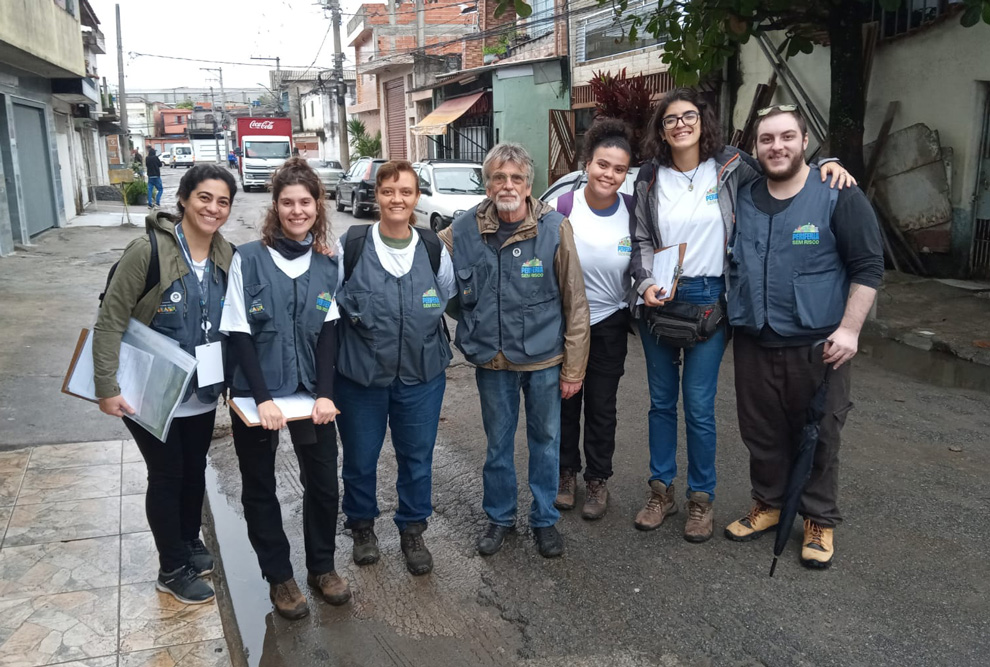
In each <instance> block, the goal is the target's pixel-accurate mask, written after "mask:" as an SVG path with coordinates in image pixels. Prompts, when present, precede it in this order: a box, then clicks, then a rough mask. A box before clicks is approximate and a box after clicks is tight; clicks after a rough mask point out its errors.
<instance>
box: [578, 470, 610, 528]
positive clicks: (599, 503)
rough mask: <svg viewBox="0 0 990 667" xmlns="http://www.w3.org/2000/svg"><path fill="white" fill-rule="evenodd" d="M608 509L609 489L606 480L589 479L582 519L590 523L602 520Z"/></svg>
mask: <svg viewBox="0 0 990 667" xmlns="http://www.w3.org/2000/svg"><path fill="white" fill-rule="evenodd" d="M607 509H608V488H607V487H606V486H605V480H604V479H589V480H588V483H587V485H586V486H585V495H584V506H583V507H582V508H581V518H582V519H587V520H588V521H594V520H595V519H601V518H602V517H603V516H605V510H607Z"/></svg>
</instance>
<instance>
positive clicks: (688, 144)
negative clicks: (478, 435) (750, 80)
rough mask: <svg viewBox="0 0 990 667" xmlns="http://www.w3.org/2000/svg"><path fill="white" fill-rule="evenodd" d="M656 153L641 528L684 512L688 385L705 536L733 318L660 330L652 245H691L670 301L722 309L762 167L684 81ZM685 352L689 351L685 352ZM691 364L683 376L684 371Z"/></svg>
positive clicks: (643, 187)
mask: <svg viewBox="0 0 990 667" xmlns="http://www.w3.org/2000/svg"><path fill="white" fill-rule="evenodd" d="M646 152H647V153H648V154H650V155H652V157H651V158H650V159H649V160H648V161H647V162H646V163H645V164H644V165H643V166H642V167H641V168H640V171H639V173H638V174H637V176H636V184H635V198H636V203H635V206H634V209H633V219H632V222H631V225H630V230H631V236H632V261H631V273H632V277H633V285H634V287H635V289H636V291H637V293H638V294H639V295H640V296H641V297H642V304H643V306H645V307H636V308H635V309H634V316H635V317H636V318H637V323H638V327H639V333H640V337H641V339H642V342H643V351H644V353H645V355H646V363H647V378H648V381H649V386H650V416H649V420H650V421H649V423H650V481H649V484H650V494H649V497H648V498H647V501H646V505H645V506H644V507H643V509H642V510H640V512H639V513H638V514H637V515H636V520H635V525H636V528H638V529H640V530H654V529H656V528H659V527H660V524H662V523H663V521H664V519H665V518H666V517H667V516H669V515H671V514H674V513H676V512H677V501H676V500H675V498H674V487H673V481H674V478H675V477H676V476H677V463H676V460H675V456H676V453H677V399H678V395H679V394H680V393H681V387H683V395H684V396H683V400H684V419H685V422H686V427H687V428H686V430H687V455H688V476H687V498H688V502H687V510H688V518H687V522H686V523H685V526H684V539H686V540H688V541H689V542H704V541H706V540H708V539H709V538H710V537H711V535H712V529H713V525H714V512H713V509H712V501H713V500H714V497H715V392H716V388H717V385H718V369H719V365H720V364H721V362H722V354H723V352H724V351H725V344H726V335H727V332H726V327H725V325H721V326H719V328H718V329H717V330H716V332H715V333H714V335H712V336H711V337H709V338H707V339H706V340H697V341H695V342H694V343H693V344H692V345H690V346H689V347H683V346H678V345H675V344H672V343H671V342H669V340H665V339H663V338H662V337H660V336H655V335H654V334H653V333H651V330H650V324H649V323H650V321H651V319H652V318H655V317H656V316H657V315H658V314H660V313H662V309H663V308H664V304H665V303H666V302H667V301H668V299H667V298H666V296H667V295H666V294H665V293H664V291H663V290H662V289H661V288H660V287H659V286H658V285H657V282H656V280H654V277H653V272H652V268H653V255H654V253H655V252H656V251H657V250H660V249H661V248H664V247H668V246H674V245H677V244H680V243H684V244H686V246H687V249H686V252H685V254H684V261H683V264H682V267H681V276H680V278H679V280H678V282H677V289H676V292H675V293H674V296H673V298H672V299H671V300H672V301H675V302H682V303H684V304H691V305H694V306H698V307H701V308H702V309H708V308H712V309H714V310H715V312H717V311H718V305H719V304H720V303H721V302H724V298H725V296H724V295H725V291H726V285H725V275H726V274H727V269H728V255H727V252H726V249H727V246H728V244H729V241H730V238H731V234H732V225H733V222H734V220H735V205H736V193H737V191H738V189H739V188H740V187H742V186H743V185H744V184H747V183H750V182H752V181H753V180H754V179H756V178H757V177H758V176H759V175H760V172H761V170H760V166H759V163H758V162H756V160H754V159H753V158H752V157H750V156H749V155H746V154H744V153H742V152H740V151H739V150H737V149H735V148H733V147H731V146H726V145H725V144H724V142H723V141H722V138H721V130H720V126H719V123H718V119H717V118H716V116H715V111H714V109H713V108H712V105H711V104H710V103H709V102H708V101H707V100H706V99H705V98H704V96H703V95H702V94H701V93H699V92H697V91H695V90H691V89H689V88H678V89H676V90H672V91H670V92H669V93H667V94H666V96H664V98H663V99H662V100H661V101H660V103H659V104H658V105H657V108H656V111H655V112H654V114H653V117H652V119H651V120H650V124H649V127H648V129H647V140H646ZM830 174H831V175H832V185H833V186H834V185H835V183H836V181H837V180H838V181H839V182H841V183H843V184H844V183H848V182H852V181H849V180H847V178H848V172H846V171H845V170H844V169H843V168H842V167H841V166H839V165H838V163H830V164H828V165H825V166H824V167H823V168H822V180H823V181H824V180H825V179H826V178H827V177H828V176H829V175H830ZM682 352H683V358H682ZM682 369H683V377H681V374H682Z"/></svg>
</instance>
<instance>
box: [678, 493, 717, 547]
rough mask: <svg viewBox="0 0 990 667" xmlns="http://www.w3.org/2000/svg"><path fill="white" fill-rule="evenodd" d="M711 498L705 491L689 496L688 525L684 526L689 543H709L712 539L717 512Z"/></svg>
mask: <svg viewBox="0 0 990 667" xmlns="http://www.w3.org/2000/svg"><path fill="white" fill-rule="evenodd" d="M710 498H711V496H709V495H708V494H707V493H705V492H703V491H692V492H691V493H690V494H689V495H688V501H687V511H688V518H687V523H685V524H684V539H685V540H687V541H688V542H707V541H708V540H709V539H711V537H712V530H713V528H714V525H715V510H714V509H713V507H712V501H711V500H710Z"/></svg>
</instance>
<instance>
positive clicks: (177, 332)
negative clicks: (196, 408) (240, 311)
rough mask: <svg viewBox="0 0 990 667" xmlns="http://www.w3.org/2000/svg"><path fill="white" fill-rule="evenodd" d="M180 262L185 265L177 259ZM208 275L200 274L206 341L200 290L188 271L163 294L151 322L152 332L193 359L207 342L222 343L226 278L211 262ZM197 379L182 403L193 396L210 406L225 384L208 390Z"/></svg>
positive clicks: (208, 265)
mask: <svg viewBox="0 0 990 667" xmlns="http://www.w3.org/2000/svg"><path fill="white" fill-rule="evenodd" d="M178 261H180V262H185V260H184V259H182V258H181V256H180V257H179V260H178ZM207 269H208V271H209V272H208V273H204V274H203V278H204V279H205V280H204V282H205V283H206V284H207V289H208V294H207V298H206V299H205V302H206V307H207V321H208V322H209V323H210V324H209V341H208V340H207V336H206V335H204V332H203V311H202V308H201V306H200V299H201V290H200V286H199V280H197V279H196V272H195V271H194V270H193V268H192V267H191V266H190V267H189V273H188V274H187V275H185V276H183V277H181V278H179V279H178V280H176V281H175V282H173V283H172V284H171V285H169V287H168V289H166V290H165V293H164V294H162V299H161V303H159V304H158V310H157V311H156V312H155V316H154V317H153V318H152V320H151V328H152V329H154V330H155V331H157V332H158V333H160V334H164V335H166V336H168V337H169V338H171V339H172V340H175V341H177V342H178V343H179V347H181V348H182V349H183V350H184V351H185V352H188V353H189V354H191V355H193V356H195V354H196V346H197V345H202V344H204V343H206V342H214V341H218V340H221V339H222V336H220V315H221V314H222V312H223V296H224V294H225V293H226V291H227V277H226V276H224V275H223V273H222V272H218V271H217V268H216V266H215V265H214V264H213V262H207ZM198 384H199V382H198V379H197V378H196V377H195V376H193V379H192V380H191V381H190V382H189V387H188V388H187V389H186V393H185V396H183V397H182V400H183V402H185V401H188V400H189V397H190V396H192V395H193V392H194V391H195V392H196V397H197V398H198V399H199V400H200V401H202V402H203V403H212V402H213V401H215V400H217V398H218V397H219V396H220V394H221V393H223V389H224V384H223V382H218V383H217V384H212V385H209V386H207V387H199V386H198Z"/></svg>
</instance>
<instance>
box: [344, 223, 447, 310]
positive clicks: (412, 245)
mask: <svg viewBox="0 0 990 667" xmlns="http://www.w3.org/2000/svg"><path fill="white" fill-rule="evenodd" d="M380 225H381V223H378V222H376V223H375V224H374V226H373V227H372V228H371V232H370V233H371V234H373V235H374V237H373V238H372V242H373V243H374V244H375V252H376V253H377V254H378V261H379V262H381V264H382V267H383V268H384V269H385V270H386V271H388V272H389V274H391V275H393V276H395V277H396V278H401V277H402V276H404V275H406V274H407V273H409V271H410V270H411V269H412V265H413V259H414V257H415V255H416V244H417V243H419V234H418V233H417V232H416V230H415V229H413V230H412V234H413V237H412V240H410V241H409V245H407V246H406V247H405V248H392V247H390V246H387V245H385V241H383V240H382V235H381V232H380V231H379V226H380ZM337 258H338V261H339V262H340V271H339V272H338V273H337V289H340V286H341V284H342V283H343V282H344V245H343V244H342V243H341V242H340V239H338V240H337ZM437 283H439V284H440V289H442V290H443V291H444V292H445V293H446V294H447V298H448V299H449V298H451V297H452V296H454V294H456V293H457V285H456V284H455V283H454V265H453V263H452V262H451V261H450V254H449V253H448V252H447V247H446V246H445V245H442V244H441V246H440V269H439V270H438V271H437Z"/></svg>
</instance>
